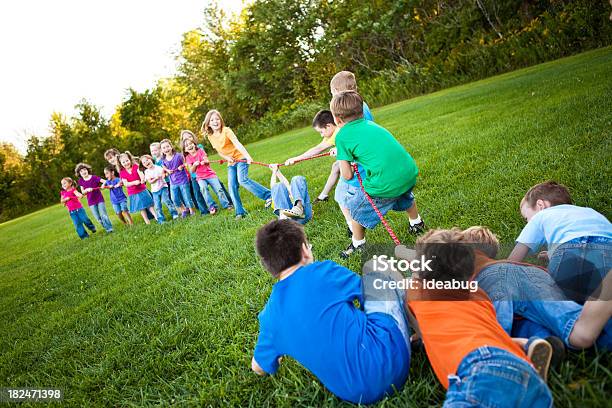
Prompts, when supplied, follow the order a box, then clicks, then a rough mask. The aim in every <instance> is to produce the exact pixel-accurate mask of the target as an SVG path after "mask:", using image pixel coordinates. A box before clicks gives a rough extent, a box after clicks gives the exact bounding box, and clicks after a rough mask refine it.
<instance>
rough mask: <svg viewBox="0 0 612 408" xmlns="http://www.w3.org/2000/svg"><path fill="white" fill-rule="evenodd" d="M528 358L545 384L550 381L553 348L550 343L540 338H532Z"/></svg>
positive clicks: (528, 344)
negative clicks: (549, 373) (549, 370)
mask: <svg viewBox="0 0 612 408" xmlns="http://www.w3.org/2000/svg"><path fill="white" fill-rule="evenodd" d="M526 347H527V357H529V359H530V360H531V363H532V364H533V367H534V368H535V370H536V371H537V373H538V374H539V375H540V377H542V380H544V382H546V381H547V379H548V369H549V368H550V360H551V358H552V353H553V348H552V346H551V344H550V343H549V342H547V341H546V340H544V339H540V338H533V337H532V338H530V339H529V341H528V342H527V346H526Z"/></svg>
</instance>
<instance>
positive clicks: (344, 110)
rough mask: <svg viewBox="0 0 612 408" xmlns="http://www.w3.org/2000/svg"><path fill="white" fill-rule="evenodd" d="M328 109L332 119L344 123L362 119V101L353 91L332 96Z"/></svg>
mask: <svg viewBox="0 0 612 408" xmlns="http://www.w3.org/2000/svg"><path fill="white" fill-rule="evenodd" d="M329 108H330V110H331V111H332V114H333V115H334V117H336V118H339V119H341V120H342V121H343V122H345V123H346V122H350V121H352V120H355V119H359V118H362V117H363V99H362V98H361V95H359V94H358V93H357V92H355V91H344V92H340V93H338V94H336V95H334V97H333V98H332V100H331V102H330V103H329Z"/></svg>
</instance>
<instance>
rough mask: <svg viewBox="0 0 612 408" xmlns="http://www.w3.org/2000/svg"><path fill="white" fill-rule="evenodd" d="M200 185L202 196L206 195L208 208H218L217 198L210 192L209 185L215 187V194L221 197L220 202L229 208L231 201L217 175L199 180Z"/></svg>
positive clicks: (205, 199) (222, 205)
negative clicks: (214, 198)
mask: <svg viewBox="0 0 612 408" xmlns="http://www.w3.org/2000/svg"><path fill="white" fill-rule="evenodd" d="M198 185H199V186H200V191H201V192H202V196H204V201H205V202H206V206H207V207H208V208H217V204H215V200H213V198H212V196H211V195H210V192H209V191H208V186H210V188H212V189H213V191H214V192H215V194H217V198H218V199H219V203H221V207H223V208H227V207H229V205H230V203H229V201H228V199H227V196H226V195H225V190H223V187H222V186H221V182H220V181H219V179H218V178H217V177H213V178H207V179H201V180H198Z"/></svg>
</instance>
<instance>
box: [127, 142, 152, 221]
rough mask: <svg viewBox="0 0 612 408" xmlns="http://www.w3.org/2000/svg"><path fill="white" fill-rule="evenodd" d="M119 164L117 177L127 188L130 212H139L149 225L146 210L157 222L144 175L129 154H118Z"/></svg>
mask: <svg viewBox="0 0 612 408" xmlns="http://www.w3.org/2000/svg"><path fill="white" fill-rule="evenodd" d="M119 163H121V167H123V168H122V169H121V172H120V173H119V176H120V177H121V182H122V183H123V185H124V186H126V187H127V192H128V196H129V197H130V212H131V213H135V212H137V211H140V215H142V219H143V220H144V222H145V224H150V221H149V217H148V215H147V210H149V212H150V213H153V217H154V218H155V219H156V220H157V218H156V216H155V214H154V211H155V210H154V208H153V199H152V198H151V193H149V190H147V185H146V182H145V179H144V174H143V173H142V172H141V171H140V169H139V168H138V164H136V163H134V158H133V157H132V154H131V153H130V152H125V153H122V154H120V155H119Z"/></svg>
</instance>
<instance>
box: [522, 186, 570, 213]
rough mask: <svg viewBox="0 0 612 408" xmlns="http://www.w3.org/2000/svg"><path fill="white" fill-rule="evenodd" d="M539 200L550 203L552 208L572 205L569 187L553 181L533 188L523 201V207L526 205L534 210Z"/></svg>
mask: <svg viewBox="0 0 612 408" xmlns="http://www.w3.org/2000/svg"><path fill="white" fill-rule="evenodd" d="M538 200H546V201H549V202H550V205H551V206H555V205H562V204H572V197H571V196H570V192H569V190H568V189H567V187H565V186H564V185H563V184H559V183H557V182H556V181H552V180H550V181H545V182H544V183H540V184H536V185H535V186H533V187H531V188H530V189H529V191H527V193H526V194H525V197H523V199H522V200H521V207H522V206H523V204H524V203H526V204H527V205H529V207H530V208H534V207H535V205H536V202H537V201H538Z"/></svg>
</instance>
